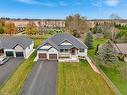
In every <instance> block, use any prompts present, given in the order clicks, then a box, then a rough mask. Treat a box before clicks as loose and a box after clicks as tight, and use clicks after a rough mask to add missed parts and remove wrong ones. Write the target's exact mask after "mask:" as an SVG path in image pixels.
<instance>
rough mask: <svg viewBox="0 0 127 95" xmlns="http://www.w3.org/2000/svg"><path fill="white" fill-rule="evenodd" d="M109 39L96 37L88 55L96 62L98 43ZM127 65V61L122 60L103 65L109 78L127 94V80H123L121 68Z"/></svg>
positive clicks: (102, 67)
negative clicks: (113, 63)
mask: <svg viewBox="0 0 127 95" xmlns="http://www.w3.org/2000/svg"><path fill="white" fill-rule="evenodd" d="M106 40H107V39H94V48H93V49H91V50H89V51H88V55H89V56H90V57H91V58H92V60H94V61H95V62H96V55H95V50H96V46H97V44H103V43H105V42H106ZM124 66H127V63H125V62H122V61H120V63H116V64H115V65H110V66H107V67H106V66H101V69H102V70H103V71H104V73H105V74H106V75H107V76H108V78H109V79H110V80H111V81H112V82H113V83H114V84H115V86H116V87H117V88H118V89H119V90H120V92H121V93H122V95H127V80H123V78H122V77H121V74H120V71H119V69H120V68H123V67H124Z"/></svg>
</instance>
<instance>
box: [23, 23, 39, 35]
mask: <svg viewBox="0 0 127 95" xmlns="http://www.w3.org/2000/svg"><path fill="white" fill-rule="evenodd" d="M25 32H26V33H27V34H32V35H33V34H36V32H37V26H36V24H35V23H34V22H32V21H30V22H29V23H28V24H27V25H26V29H25Z"/></svg>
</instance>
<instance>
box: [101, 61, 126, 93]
mask: <svg viewBox="0 0 127 95" xmlns="http://www.w3.org/2000/svg"><path fill="white" fill-rule="evenodd" d="M124 66H127V63H125V62H120V63H118V64H114V65H113V66H110V67H105V66H101V69H102V70H103V71H104V72H105V74H106V75H107V76H108V77H109V78H110V80H111V81H112V82H113V83H114V84H115V85H116V87H117V88H118V89H119V90H120V92H121V93H122V95H127V79H124V78H123V77H122V75H121V72H120V70H119V69H120V68H123V67H124Z"/></svg>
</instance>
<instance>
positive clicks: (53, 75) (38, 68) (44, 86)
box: [20, 61, 58, 95]
mask: <svg viewBox="0 0 127 95" xmlns="http://www.w3.org/2000/svg"><path fill="white" fill-rule="evenodd" d="M57 64H58V62H57V61H44V62H37V64H35V66H34V68H33V70H32V73H31V75H30V77H29V78H28V80H27V81H26V83H25V85H24V87H23V89H22V90H21V92H20V95H56V88H57V84H56V80H57Z"/></svg>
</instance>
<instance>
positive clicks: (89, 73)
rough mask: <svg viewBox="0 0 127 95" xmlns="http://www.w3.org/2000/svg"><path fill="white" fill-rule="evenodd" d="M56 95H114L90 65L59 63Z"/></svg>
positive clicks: (82, 62) (83, 62) (81, 62)
mask: <svg viewBox="0 0 127 95" xmlns="http://www.w3.org/2000/svg"><path fill="white" fill-rule="evenodd" d="M58 95H114V93H113V92H112V91H111V89H110V88H109V87H108V86H107V84H106V82H105V81H104V80H103V79H102V77H101V76H100V75H99V74H97V73H95V72H94V71H93V70H92V69H91V67H90V65H89V64H88V63H87V62H86V61H83V60H81V61H80V63H61V64H59V69H58Z"/></svg>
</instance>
